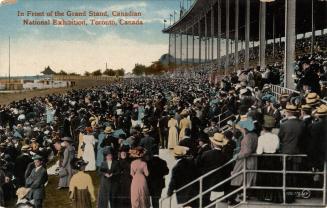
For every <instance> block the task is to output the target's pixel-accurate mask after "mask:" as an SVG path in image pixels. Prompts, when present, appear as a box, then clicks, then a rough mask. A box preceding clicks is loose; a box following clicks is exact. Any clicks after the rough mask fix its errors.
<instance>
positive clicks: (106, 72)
mask: <svg viewBox="0 0 327 208" xmlns="http://www.w3.org/2000/svg"><path fill="white" fill-rule="evenodd" d="M103 74H104V75H107V76H110V77H112V76H115V71H114V70H113V69H106V70H105V71H104V72H103Z"/></svg>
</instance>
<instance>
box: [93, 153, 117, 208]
mask: <svg viewBox="0 0 327 208" xmlns="http://www.w3.org/2000/svg"><path fill="white" fill-rule="evenodd" d="M103 154H104V156H105V161H103V162H102V163H101V166H100V169H99V171H100V175H101V181H100V189H99V196H98V207H101V208H108V202H109V203H110V207H117V206H116V204H117V194H118V186H119V173H120V169H119V163H118V162H117V161H116V160H114V158H113V149H112V148H110V147H107V148H105V149H104V150H103Z"/></svg>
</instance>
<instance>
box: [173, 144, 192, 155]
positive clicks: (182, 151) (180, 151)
mask: <svg viewBox="0 0 327 208" xmlns="http://www.w3.org/2000/svg"><path fill="white" fill-rule="evenodd" d="M188 150H189V148H188V147H184V146H179V145H177V146H175V147H174V152H173V153H174V156H175V157H182V156H185V155H186V154H187V151H188Z"/></svg>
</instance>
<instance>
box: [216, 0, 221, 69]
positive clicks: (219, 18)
mask: <svg viewBox="0 0 327 208" xmlns="http://www.w3.org/2000/svg"><path fill="white" fill-rule="evenodd" d="M217 5H218V6H217V7H218V8H217V11H218V15H217V27H218V34H217V65H218V70H219V69H220V67H221V60H220V58H221V57H220V46H221V44H220V42H221V0H218V2H217Z"/></svg>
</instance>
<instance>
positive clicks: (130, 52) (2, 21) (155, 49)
mask: <svg viewBox="0 0 327 208" xmlns="http://www.w3.org/2000/svg"><path fill="white" fill-rule="evenodd" d="M0 1H1V0H0ZM179 5H180V1H179V0H17V3H16V4H10V5H6V4H0V34H1V35H0V76H7V75H8V65H9V64H8V63H9V58H8V54H9V53H8V48H9V47H8V37H9V36H10V38H11V75H12V76H21V75H36V74H40V72H41V71H42V70H43V69H44V68H45V67H46V66H50V67H51V68H52V69H53V70H55V71H57V72H59V71H60V70H64V71H66V72H76V73H82V74H83V73H84V72H85V71H95V70H97V69H102V70H104V69H105V64H106V62H107V63H108V68H113V69H118V68H124V69H125V71H127V72H130V71H131V70H132V69H133V67H134V65H135V64H136V63H141V64H145V65H149V64H151V62H153V61H156V60H158V59H159V58H160V56H161V55H163V54H165V53H167V52H168V35H167V34H163V33H162V32H161V30H162V29H163V20H164V19H167V20H168V22H169V14H170V13H173V11H174V10H178V9H179ZM18 11H23V12H26V11H35V12H42V11H45V12H46V11H63V12H67V11H108V12H109V13H111V11H126V12H129V11H136V12H142V14H143V16H141V17H132V19H137V18H139V19H141V20H142V21H143V22H144V25H142V26H116V27H112V26H111V27H110V26H109V27H108V26H91V25H88V26H64V27H62V26H54V25H50V26H39V25H33V26H31V25H23V23H22V22H23V20H24V19H26V18H28V19H30V20H32V19H38V20H41V19H48V17H26V16H25V17H20V16H17V13H18ZM65 18H66V19H72V17H65ZM74 18H75V19H87V18H91V17H74ZM102 18H103V17H102ZM108 18H109V19H112V17H111V15H110V17H106V18H104V19H108ZM50 19H51V18H50ZM96 19H101V18H96ZM116 19H118V18H116Z"/></svg>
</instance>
